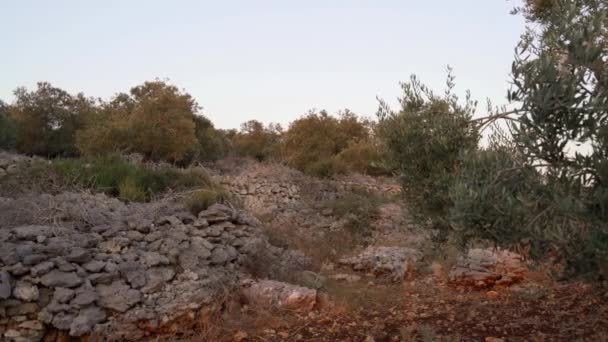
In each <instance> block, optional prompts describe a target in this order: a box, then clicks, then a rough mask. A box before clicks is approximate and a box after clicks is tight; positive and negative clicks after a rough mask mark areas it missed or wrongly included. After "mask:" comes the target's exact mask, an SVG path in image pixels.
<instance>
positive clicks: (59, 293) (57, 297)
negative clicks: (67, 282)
mask: <svg viewBox="0 0 608 342" xmlns="http://www.w3.org/2000/svg"><path fill="white" fill-rule="evenodd" d="M75 294H76V291H74V290H72V289H68V288H65V287H56V288H55V293H54V294H53V301H55V302H57V303H67V302H69V301H70V299H72V298H74V296H75Z"/></svg>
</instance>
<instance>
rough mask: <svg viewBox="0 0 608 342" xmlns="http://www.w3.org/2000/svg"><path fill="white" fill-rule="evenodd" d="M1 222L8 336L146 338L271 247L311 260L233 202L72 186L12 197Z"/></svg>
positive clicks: (1, 331)
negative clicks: (194, 211)
mask: <svg viewBox="0 0 608 342" xmlns="http://www.w3.org/2000/svg"><path fill="white" fill-rule="evenodd" d="M34 207H35V208H36V210H32V209H33V208H34ZM24 210H25V212H26V213H30V215H29V217H26V216H19V215H21V213H22V212H23V211H24ZM32 213H39V214H40V216H36V215H32ZM0 222H2V224H1V226H0V245H1V246H2V248H0V340H2V341H5V340H6V341H39V340H41V339H42V338H43V336H44V335H45V333H46V331H48V330H49V329H56V330H62V331H67V332H68V333H69V335H71V336H76V337H77V336H83V335H94V336H97V337H98V338H100V339H101V340H111V339H114V340H136V339H139V338H141V337H142V336H144V335H145V334H146V333H149V332H150V331H153V330H154V329H160V328H161V327H162V326H163V325H164V324H166V323H167V322H170V321H171V320H173V319H174V318H176V317H179V316H180V315H183V314H185V313H187V314H188V315H193V314H196V312H197V311H198V310H200V309H202V308H204V307H205V306H208V305H209V304H211V303H212V302H213V301H214V298H215V296H216V295H217V293H218V292H219V291H220V290H225V289H226V287H227V286H230V284H234V287H235V290H236V287H237V286H236V284H238V280H239V279H240V278H242V277H244V276H243V275H242V274H243V273H242V272H243V270H244V269H245V265H247V264H249V263H251V262H252V260H254V259H256V258H259V256H260V255H261V254H263V255H264V257H265V259H264V260H265V261H266V262H268V265H267V267H268V269H270V270H272V269H273V268H276V269H278V268H289V267H303V265H305V264H306V260H305V258H303V257H302V256H301V255H299V254H297V253H292V252H287V251H285V250H283V249H280V248H277V247H274V246H272V245H270V244H269V243H268V240H267V239H266V237H265V236H264V235H263V234H262V232H261V230H260V228H259V227H257V224H256V220H254V219H253V218H251V217H250V216H248V215H247V214H245V213H244V212H242V211H239V210H234V209H232V208H229V207H226V206H223V205H214V206H212V207H210V208H209V209H208V210H205V211H203V212H201V213H200V214H199V215H198V216H197V217H195V216H193V215H191V214H189V213H188V212H187V211H185V209H184V208H183V207H182V206H181V205H179V203H173V202H170V201H165V202H162V201H161V202H158V203H148V204H129V205H127V204H124V203H122V202H120V201H117V200H115V199H110V198H108V197H106V196H104V195H89V194H74V193H65V194H61V195H57V196H51V195H42V196H38V198H31V197H28V198H27V199H7V200H5V201H3V202H2V203H0ZM265 266H266V265H265ZM143 326H145V329H143V328H142V327H143Z"/></svg>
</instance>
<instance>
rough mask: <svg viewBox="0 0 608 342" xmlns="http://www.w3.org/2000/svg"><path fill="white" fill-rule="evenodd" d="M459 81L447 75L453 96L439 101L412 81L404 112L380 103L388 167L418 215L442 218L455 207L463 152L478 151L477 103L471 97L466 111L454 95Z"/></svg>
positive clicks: (407, 85)
mask: <svg viewBox="0 0 608 342" xmlns="http://www.w3.org/2000/svg"><path fill="white" fill-rule="evenodd" d="M453 79H454V77H453V76H452V74H451V70H449V73H448V81H447V85H448V91H447V92H446V94H445V96H442V97H439V96H436V95H435V94H434V93H433V92H432V91H431V90H430V89H428V88H427V87H426V86H424V85H423V84H422V83H420V81H419V80H418V79H417V78H416V77H415V76H412V78H411V81H410V82H409V83H402V84H401V86H402V88H403V92H404V94H403V98H401V110H400V111H399V112H392V111H391V110H390V109H388V107H387V106H385V105H384V102H381V108H380V110H379V112H378V119H379V123H378V129H377V132H378V138H379V139H380V140H381V142H382V144H383V145H384V146H385V148H386V151H387V157H388V163H389V164H390V165H391V167H392V168H393V169H395V170H396V171H397V172H398V173H399V174H400V176H401V181H402V185H403V189H404V193H405V195H406V196H407V197H408V199H410V203H411V204H413V205H415V206H417V207H418V209H420V210H419V211H418V212H420V213H425V214H430V215H432V216H433V217H439V218H441V217H443V216H444V215H445V214H446V212H447V210H448V209H449V208H450V206H451V204H452V203H451V201H450V198H449V195H448V189H449V187H450V184H451V182H452V179H453V177H454V176H455V175H456V174H457V173H458V169H459V167H460V163H461V161H460V156H461V154H462V153H463V152H464V151H467V150H470V149H475V148H476V147H477V142H478V139H479V133H478V131H477V130H476V128H475V127H474V126H473V125H472V124H471V123H470V119H471V116H472V114H473V111H474V107H475V103H474V102H473V101H471V100H470V96H467V99H466V103H465V105H464V106H461V105H460V104H459V103H458V98H457V97H456V96H455V95H453V94H452V92H451V90H452V88H453V87H454V84H453Z"/></svg>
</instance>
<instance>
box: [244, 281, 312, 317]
mask: <svg viewBox="0 0 608 342" xmlns="http://www.w3.org/2000/svg"><path fill="white" fill-rule="evenodd" d="M241 294H242V295H243V297H244V298H245V299H246V300H247V302H248V303H249V304H250V305H256V306H261V307H278V308H288V309H291V310H298V311H309V310H312V309H313V308H314V306H315V304H316V302H317V291H316V290H313V289H309V288H306V287H301V286H297V285H292V284H288V283H283V282H279V281H275V280H259V281H257V280H252V279H248V280H245V281H243V282H241Z"/></svg>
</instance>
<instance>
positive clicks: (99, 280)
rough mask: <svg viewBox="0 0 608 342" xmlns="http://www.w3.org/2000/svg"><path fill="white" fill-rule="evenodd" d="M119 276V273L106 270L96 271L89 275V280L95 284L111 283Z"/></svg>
mask: <svg viewBox="0 0 608 342" xmlns="http://www.w3.org/2000/svg"><path fill="white" fill-rule="evenodd" d="M118 278H119V277H118V273H106V272H103V273H95V274H91V275H90V276H89V280H90V281H91V284H93V285H97V284H109V283H111V282H113V281H114V280H116V279H118Z"/></svg>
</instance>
